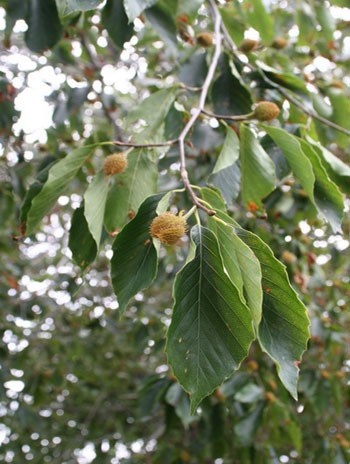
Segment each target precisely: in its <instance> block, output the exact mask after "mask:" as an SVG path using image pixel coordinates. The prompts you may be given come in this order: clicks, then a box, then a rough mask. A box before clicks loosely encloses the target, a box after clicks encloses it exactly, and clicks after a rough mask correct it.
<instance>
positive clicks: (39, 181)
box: [20, 163, 53, 226]
mask: <svg viewBox="0 0 350 464" xmlns="http://www.w3.org/2000/svg"><path fill="white" fill-rule="evenodd" d="M52 165H53V163H50V164H49V165H48V166H46V167H45V168H44V169H42V170H41V171H40V172H39V173H38V175H37V177H36V179H35V181H34V182H33V183H32V184H31V185H30V187H29V188H28V190H27V192H26V196H25V198H24V201H23V204H22V207H21V212H20V221H21V224H22V225H23V226H25V224H26V222H27V216H28V212H29V211H30V208H31V207H32V201H33V199H34V198H35V197H36V196H37V195H39V193H40V192H41V190H42V188H43V187H44V185H45V182H46V181H47V178H48V176H49V170H50V168H51V167H52Z"/></svg>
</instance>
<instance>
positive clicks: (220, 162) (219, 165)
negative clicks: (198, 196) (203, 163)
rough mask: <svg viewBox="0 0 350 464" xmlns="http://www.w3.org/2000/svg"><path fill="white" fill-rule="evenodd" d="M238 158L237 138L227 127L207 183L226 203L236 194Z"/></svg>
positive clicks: (238, 178)
mask: <svg viewBox="0 0 350 464" xmlns="http://www.w3.org/2000/svg"><path fill="white" fill-rule="evenodd" d="M238 159H239V139H238V137H237V135H236V133H235V131H234V130H233V129H232V128H231V127H228V128H227V131H226V139H225V143H224V145H223V147H222V150H221V152H220V155H219V157H218V159H217V162H216V164H215V167H214V170H213V173H212V174H211V175H210V177H209V179H208V183H209V184H210V185H213V186H214V187H217V188H218V189H219V190H220V191H221V193H222V195H223V197H224V198H225V201H226V203H227V204H230V203H231V202H232V200H233V199H234V198H236V197H237V196H238V193H239V188H240V179H241V178H240V169H239V167H238V164H237V160H238Z"/></svg>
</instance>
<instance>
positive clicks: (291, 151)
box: [263, 125, 315, 203]
mask: <svg viewBox="0 0 350 464" xmlns="http://www.w3.org/2000/svg"><path fill="white" fill-rule="evenodd" d="M263 128H264V130H266V132H267V133H268V134H269V136H270V137H271V138H272V139H273V140H274V142H275V143H276V145H278V146H279V147H280V149H281V150H282V151H283V153H284V155H285V157H286V158H287V161H288V164H289V165H290V167H291V168H292V171H293V174H294V175H295V177H296V178H297V179H299V180H300V182H301V185H302V186H303V188H304V189H305V190H306V192H307V193H308V195H309V197H310V200H311V202H312V203H315V199H314V185H315V175H314V172H313V169H312V164H311V161H310V160H309V159H308V157H307V156H306V155H305V153H304V152H303V150H302V148H301V146H300V143H299V140H298V139H297V138H296V137H294V136H293V135H291V134H289V133H288V132H286V131H285V130H283V129H279V128H278V127H272V126H267V125H263Z"/></svg>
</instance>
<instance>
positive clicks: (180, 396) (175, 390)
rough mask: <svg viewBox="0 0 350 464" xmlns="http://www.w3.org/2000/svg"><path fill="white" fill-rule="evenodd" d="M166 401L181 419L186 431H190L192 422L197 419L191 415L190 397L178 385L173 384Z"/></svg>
mask: <svg viewBox="0 0 350 464" xmlns="http://www.w3.org/2000/svg"><path fill="white" fill-rule="evenodd" d="M165 399H166V401H167V403H169V404H171V405H172V406H173V407H174V409H175V412H176V415H177V416H178V417H179V419H181V422H182V423H183V425H184V427H185V429H188V426H189V425H190V424H191V422H193V421H194V420H196V419H197V418H196V416H192V415H191V410H190V400H189V399H188V395H187V394H186V393H185V392H184V391H183V389H182V388H181V387H180V385H179V384H178V383H173V384H172V385H171V387H170V388H169V390H168V391H167V393H166V396H165Z"/></svg>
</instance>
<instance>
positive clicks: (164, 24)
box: [145, 0, 177, 53]
mask: <svg viewBox="0 0 350 464" xmlns="http://www.w3.org/2000/svg"><path fill="white" fill-rule="evenodd" d="M172 13H173V12H172V11H169V8H168V3H167V2H162V1H159V0H158V2H157V4H156V5H154V6H152V7H151V8H148V9H147V10H146V11H145V16H146V18H147V20H148V21H149V22H150V23H151V24H152V27H153V29H155V30H156V31H157V32H158V34H159V37H160V38H161V39H162V40H163V41H164V42H165V43H166V44H167V45H168V46H169V48H170V49H171V50H172V51H173V53H176V52H177V47H176V44H177V38H176V24H175V21H174V18H173V14H172Z"/></svg>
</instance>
